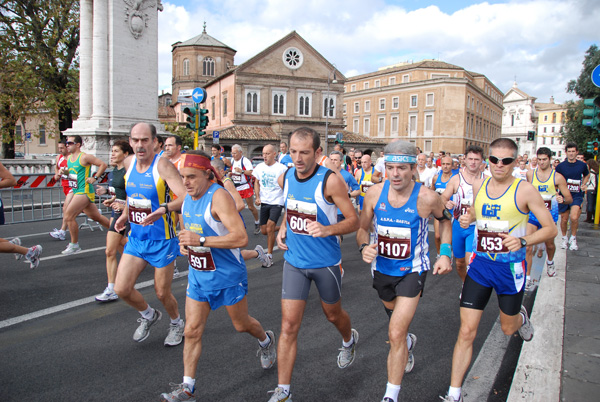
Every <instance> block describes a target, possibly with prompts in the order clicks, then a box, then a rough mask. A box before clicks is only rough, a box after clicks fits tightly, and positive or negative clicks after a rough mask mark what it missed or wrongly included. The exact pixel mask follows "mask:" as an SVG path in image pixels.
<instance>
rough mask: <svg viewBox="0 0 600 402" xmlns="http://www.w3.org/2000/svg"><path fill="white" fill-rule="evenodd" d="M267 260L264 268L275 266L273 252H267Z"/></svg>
mask: <svg viewBox="0 0 600 402" xmlns="http://www.w3.org/2000/svg"><path fill="white" fill-rule="evenodd" d="M267 260H268V262H267V265H266V266H264V265H263V268H270V267H272V266H273V254H271V253H267ZM343 275H344V274H343V272H342V276H343Z"/></svg>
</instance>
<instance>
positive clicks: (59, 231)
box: [50, 228, 67, 240]
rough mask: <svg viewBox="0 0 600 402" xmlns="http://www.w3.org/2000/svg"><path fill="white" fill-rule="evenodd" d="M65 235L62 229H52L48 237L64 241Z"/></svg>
mask: <svg viewBox="0 0 600 402" xmlns="http://www.w3.org/2000/svg"><path fill="white" fill-rule="evenodd" d="M66 233H67V232H66V231H64V230H62V229H57V228H54V230H53V231H52V232H50V236H52V237H53V238H55V239H56V240H64V239H65V235H66Z"/></svg>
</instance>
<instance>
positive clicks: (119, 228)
mask: <svg viewBox="0 0 600 402" xmlns="http://www.w3.org/2000/svg"><path fill="white" fill-rule="evenodd" d="M126 220H127V215H125V214H123V215H121V216H120V217H119V219H117V221H116V222H115V230H116V231H117V232H121V231H122V230H124V229H125V221H126Z"/></svg>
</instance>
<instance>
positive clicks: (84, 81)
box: [79, 0, 93, 120]
mask: <svg viewBox="0 0 600 402" xmlns="http://www.w3.org/2000/svg"><path fill="white" fill-rule="evenodd" d="M80 4H81V6H80V14H79V19H80V27H81V28H80V35H81V40H80V42H79V63H80V66H79V120H87V119H89V118H90V116H91V115H92V27H93V21H92V7H93V0H81V3H80Z"/></svg>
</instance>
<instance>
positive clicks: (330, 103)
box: [323, 94, 335, 117]
mask: <svg viewBox="0 0 600 402" xmlns="http://www.w3.org/2000/svg"><path fill="white" fill-rule="evenodd" d="M327 112H329V117H333V116H335V95H333V94H329V95H325V97H324V98H323V117H326V116H327Z"/></svg>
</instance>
